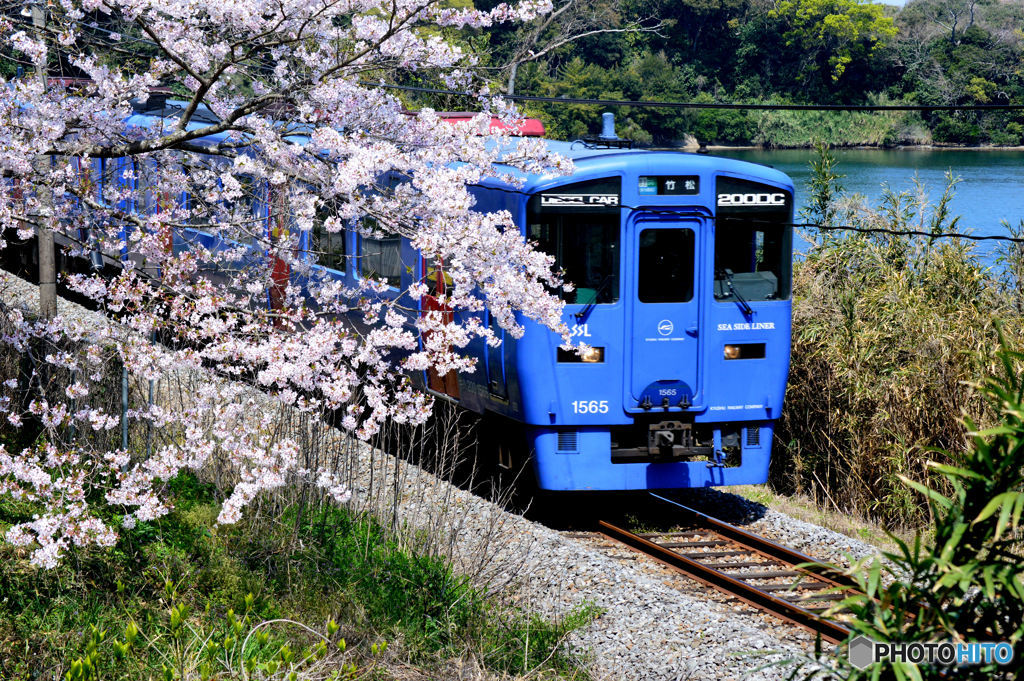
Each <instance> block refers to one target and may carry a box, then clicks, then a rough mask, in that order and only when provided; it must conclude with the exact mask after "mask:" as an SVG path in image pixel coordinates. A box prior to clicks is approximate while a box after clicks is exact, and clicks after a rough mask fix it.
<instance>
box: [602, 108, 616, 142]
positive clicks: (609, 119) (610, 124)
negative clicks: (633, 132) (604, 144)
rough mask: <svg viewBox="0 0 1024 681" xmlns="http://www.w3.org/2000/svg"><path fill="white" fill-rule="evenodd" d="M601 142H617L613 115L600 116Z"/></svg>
mask: <svg viewBox="0 0 1024 681" xmlns="http://www.w3.org/2000/svg"><path fill="white" fill-rule="evenodd" d="M600 139H602V140H617V139H619V136H618V135H616V134H615V114H613V113H610V112H606V113H603V114H601V136H600Z"/></svg>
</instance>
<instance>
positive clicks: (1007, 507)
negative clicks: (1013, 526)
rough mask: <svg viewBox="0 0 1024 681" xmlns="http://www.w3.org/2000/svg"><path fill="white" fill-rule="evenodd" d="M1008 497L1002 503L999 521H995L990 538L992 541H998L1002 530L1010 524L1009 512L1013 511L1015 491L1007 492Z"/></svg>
mask: <svg viewBox="0 0 1024 681" xmlns="http://www.w3.org/2000/svg"><path fill="white" fill-rule="evenodd" d="M1007 494H1010V497H1009V498H1008V499H1007V500H1006V503H1005V504H1003V508H1002V510H1001V511H1000V512H999V522H997V523H996V534H995V536H994V537H993V538H992V540H993V541H999V537H1001V536H1002V534H1003V530H1005V529H1006V526H1007V525H1009V524H1010V513H1011V512H1012V511H1013V506H1014V503H1015V502H1016V498H1015V497H1016V493H1013V492H1008V493H1007Z"/></svg>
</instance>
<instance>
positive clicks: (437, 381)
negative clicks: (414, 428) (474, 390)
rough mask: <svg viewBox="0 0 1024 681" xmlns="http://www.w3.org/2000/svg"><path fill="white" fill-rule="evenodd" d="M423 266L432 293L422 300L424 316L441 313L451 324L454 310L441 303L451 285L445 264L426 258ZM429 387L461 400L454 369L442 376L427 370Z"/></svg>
mask: <svg viewBox="0 0 1024 681" xmlns="http://www.w3.org/2000/svg"><path fill="white" fill-rule="evenodd" d="M421 265H422V267H423V270H422V271H423V274H424V279H425V280H426V284H427V286H428V287H430V291H431V292H430V293H428V294H426V295H425V296H423V298H422V300H420V309H421V310H422V311H423V314H426V313H428V312H434V311H437V312H440V313H441V319H442V321H443V322H444V323H445V324H451V323H452V322H453V321H454V320H455V318H454V314H453V313H452V309H451V308H450V307H449V306H447V305H445V304H444V303H443V302H441V300H442V299H443V298H444V295H445V291H446V290H447V287H448V286H449V285H450V283H451V280H450V278H449V276H448V275H447V274H446V273H445V271H444V263H442V262H441V261H437V260H433V259H428V258H424V259H423V260H422V262H421ZM424 336H426V334H424ZM427 387H428V388H430V389H431V390H434V391H436V392H439V393H443V394H445V395H448V396H449V397H452V398H454V399H456V400H457V399H459V395H460V393H459V375H458V374H457V373H456V372H455V370H454V369H453V370H451V371H449V372H448V373H447V374H445V375H443V376H442V375H441V374H440V373H438V371H437V370H436V369H434V368H433V367H430V368H429V369H427Z"/></svg>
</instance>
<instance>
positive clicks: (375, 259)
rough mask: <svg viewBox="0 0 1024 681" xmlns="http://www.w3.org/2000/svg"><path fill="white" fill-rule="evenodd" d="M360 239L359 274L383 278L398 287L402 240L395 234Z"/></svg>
mask: <svg viewBox="0 0 1024 681" xmlns="http://www.w3.org/2000/svg"><path fill="white" fill-rule="evenodd" d="M360 241H361V242H362V245H361V246H360V253H359V274H360V276H362V277H373V278H374V279H383V280H384V281H386V282H387V283H388V285H389V286H392V287H394V288H399V287H400V286H401V283H402V240H401V239H400V238H399V237H397V236H386V237H382V238H372V237H367V236H364V237H363V238H362V239H361V240H360Z"/></svg>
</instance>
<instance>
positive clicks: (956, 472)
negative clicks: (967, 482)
mask: <svg viewBox="0 0 1024 681" xmlns="http://www.w3.org/2000/svg"><path fill="white" fill-rule="evenodd" d="M928 467H929V468H931V469H932V470H934V471H936V472H938V473H942V474H943V475H953V476H959V477H962V478H974V479H975V480H986V479H987V478H986V477H985V476H984V475H982V474H981V473H975V472H974V471H971V470H968V469H966V468H958V467H956V466H949V465H947V464H944V463H933V462H931V461H929V462H928Z"/></svg>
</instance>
